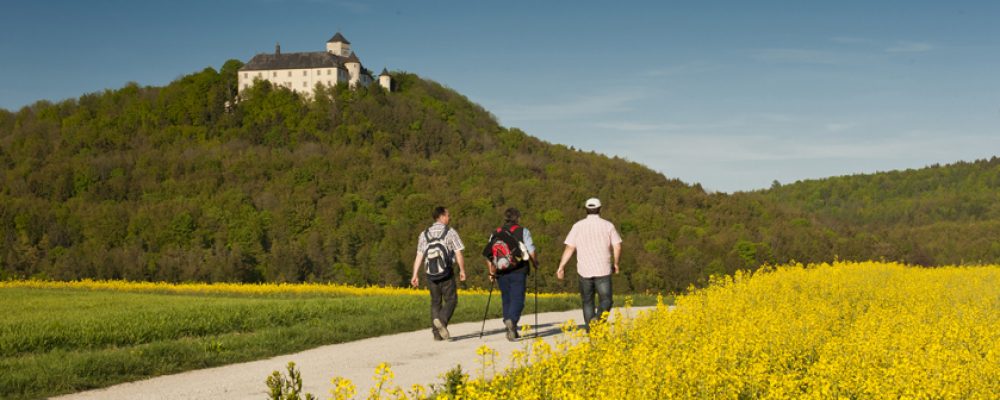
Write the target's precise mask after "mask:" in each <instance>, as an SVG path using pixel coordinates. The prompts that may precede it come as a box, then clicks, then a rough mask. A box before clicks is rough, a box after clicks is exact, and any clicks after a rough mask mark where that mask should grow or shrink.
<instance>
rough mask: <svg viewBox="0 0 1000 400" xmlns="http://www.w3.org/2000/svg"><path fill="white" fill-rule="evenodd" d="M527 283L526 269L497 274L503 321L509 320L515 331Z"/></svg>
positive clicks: (522, 308) (522, 307)
mask: <svg viewBox="0 0 1000 400" xmlns="http://www.w3.org/2000/svg"><path fill="white" fill-rule="evenodd" d="M527 281H528V268H519V269H516V270H513V271H510V272H508V273H505V274H497V284H499V286H500V297H501V298H502V300H503V319H509V320H510V321H511V322H513V323H514V329H517V321H520V320H521V311H523V310H524V292H525V286H526V284H527Z"/></svg>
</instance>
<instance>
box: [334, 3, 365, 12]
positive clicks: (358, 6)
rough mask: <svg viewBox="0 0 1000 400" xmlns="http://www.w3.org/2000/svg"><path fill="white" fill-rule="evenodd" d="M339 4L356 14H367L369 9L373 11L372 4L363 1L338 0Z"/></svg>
mask: <svg viewBox="0 0 1000 400" xmlns="http://www.w3.org/2000/svg"><path fill="white" fill-rule="evenodd" d="M337 5H338V6H340V7H342V8H346V9H347V11H350V12H352V13H354V14H367V13H368V12H369V11H371V6H370V5H368V4H366V3H361V2H354V1H341V2H337Z"/></svg>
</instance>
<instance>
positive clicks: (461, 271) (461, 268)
mask: <svg viewBox="0 0 1000 400" xmlns="http://www.w3.org/2000/svg"><path fill="white" fill-rule="evenodd" d="M455 261H458V280H460V281H462V282H465V257H462V250H458V251H456V252H455Z"/></svg>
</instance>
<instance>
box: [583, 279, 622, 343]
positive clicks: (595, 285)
mask: <svg viewBox="0 0 1000 400" xmlns="http://www.w3.org/2000/svg"><path fill="white" fill-rule="evenodd" d="M595 290H596V291H597V297H599V298H600V303H599V305H600V307H598V308H597V310H596V312H595V310H594V291H595ZM580 297H582V298H583V320H584V321H585V322H586V323H587V330H590V321H591V320H593V319H594V318H598V317H600V316H601V315H603V314H604V312H605V311H607V312H610V311H611V306H612V305H613V304H614V301H613V300H612V299H611V275H607V276H595V277H593V278H584V277H582V276H581V277H580Z"/></svg>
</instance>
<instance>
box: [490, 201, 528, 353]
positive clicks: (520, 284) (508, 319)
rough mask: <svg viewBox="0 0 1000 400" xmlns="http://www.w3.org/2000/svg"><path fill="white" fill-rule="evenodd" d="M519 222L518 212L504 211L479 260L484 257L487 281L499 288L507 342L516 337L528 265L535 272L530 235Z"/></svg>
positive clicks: (519, 215)
mask: <svg viewBox="0 0 1000 400" xmlns="http://www.w3.org/2000/svg"><path fill="white" fill-rule="evenodd" d="M520 219H521V212H520V211H518V210H517V209H516V208H508V209H507V211H505V212H504V224H503V225H502V226H500V227H498V228H496V229H494V230H493V232H492V233H491V234H490V240H489V241H487V242H486V247H485V248H483V257H486V266H487V268H489V271H490V281H491V282H493V281H496V282H497V283H498V284H499V286H500V297H501V300H502V302H503V323H504V327H505V328H506V329H507V340H509V341H515V340H517V339H518V338H519V337H520V334H518V332H517V323H518V321H520V320H521V311H523V310H524V294H525V290H526V286H527V281H528V272H529V270H530V267H531V266H532V265H533V266H534V267H535V268H538V258H537V257H536V256H535V244H534V243H533V242H532V240H531V232H529V231H528V229H527V228H525V227H523V226H520V225H518V221H519V220H520Z"/></svg>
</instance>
